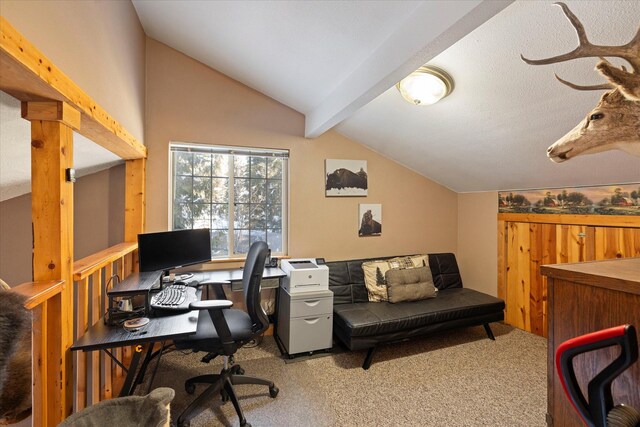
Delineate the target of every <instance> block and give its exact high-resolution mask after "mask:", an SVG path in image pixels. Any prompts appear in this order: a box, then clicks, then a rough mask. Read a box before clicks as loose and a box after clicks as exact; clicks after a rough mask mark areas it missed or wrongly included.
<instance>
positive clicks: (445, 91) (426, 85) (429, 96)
mask: <svg viewBox="0 0 640 427" xmlns="http://www.w3.org/2000/svg"><path fill="white" fill-rule="evenodd" d="M396 87H397V88H398V90H399V91H400V95H402V97H403V98H404V99H406V100H407V102H410V103H412V104H414V105H431V104H435V103H436V102H438V101H440V100H441V99H442V98H444V97H446V96H447V95H449V94H450V93H451V92H452V91H453V79H452V78H451V76H450V75H449V74H447V72H446V71H444V70H441V69H440V68H437V67H432V66H430V65H424V66H422V67H420V68H418V69H417V70H416V71H414V72H413V73H411V74H409V75H408V76H407V77H405V78H404V79H402V80H400V81H399V82H398V83H397V84H396Z"/></svg>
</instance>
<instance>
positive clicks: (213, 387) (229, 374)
mask: <svg viewBox="0 0 640 427" xmlns="http://www.w3.org/2000/svg"><path fill="white" fill-rule="evenodd" d="M240 372H244V370H243V369H242V368H241V367H240V365H233V366H231V367H230V368H223V369H222V370H221V371H220V373H219V374H211V375H199V376H197V377H193V378H189V379H188V380H187V381H185V384H184V387H185V390H186V391H187V393H189V394H193V393H194V392H195V388H196V384H210V385H209V387H207V389H205V391H203V392H202V393H201V394H200V395H199V396H198V397H196V398H195V399H194V400H193V402H191V404H189V406H187V408H186V409H185V410H184V411H183V412H182V414H180V417H178V421H177V425H178V427H188V426H189V425H190V423H191V419H192V418H194V417H195V416H196V415H198V413H199V412H200V411H201V408H202V407H203V403H205V401H206V400H207V399H209V398H211V397H212V396H214V395H216V394H218V393H220V394H221V396H222V401H223V403H224V402H226V401H227V400H231V403H232V404H233V407H234V408H235V410H236V413H237V414H238V418H239V421H240V427H251V424H249V423H248V422H247V419H246V418H245V416H244V413H243V412H242V408H241V407H240V403H239V401H238V396H237V395H236V392H235V389H234V387H233V386H234V385H241V384H257V385H266V386H268V387H269V396H271V398H274V399H275V398H276V396H278V392H279V391H280V390H279V389H278V387H276V385H275V384H274V383H273V382H272V381H269V380H265V379H262V378H256V377H250V376H247V375H241V374H240Z"/></svg>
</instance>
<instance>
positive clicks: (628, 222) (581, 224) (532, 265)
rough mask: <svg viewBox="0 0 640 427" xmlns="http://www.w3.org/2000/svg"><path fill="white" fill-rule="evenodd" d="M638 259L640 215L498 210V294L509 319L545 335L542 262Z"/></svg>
mask: <svg viewBox="0 0 640 427" xmlns="http://www.w3.org/2000/svg"><path fill="white" fill-rule="evenodd" d="M627 257H640V217H638V216H635V217H620V216H605V215H581V216H579V215H529V214H498V296H499V297H500V298H502V299H504V300H505V303H506V309H505V322H506V323H508V324H510V325H512V326H515V327H517V328H520V329H524V330H525V331H529V332H532V333H534V334H537V335H541V336H545V337H546V336H547V333H548V331H547V279H546V278H545V277H544V276H542V275H541V274H540V266H541V265H543V264H556V263H557V264H560V263H572V262H582V261H594V260H604V259H615V258H627Z"/></svg>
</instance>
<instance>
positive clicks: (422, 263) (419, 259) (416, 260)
mask: <svg viewBox="0 0 640 427" xmlns="http://www.w3.org/2000/svg"><path fill="white" fill-rule="evenodd" d="M409 258H410V259H411V262H412V263H413V266H414V267H429V255H412V256H410V257H409Z"/></svg>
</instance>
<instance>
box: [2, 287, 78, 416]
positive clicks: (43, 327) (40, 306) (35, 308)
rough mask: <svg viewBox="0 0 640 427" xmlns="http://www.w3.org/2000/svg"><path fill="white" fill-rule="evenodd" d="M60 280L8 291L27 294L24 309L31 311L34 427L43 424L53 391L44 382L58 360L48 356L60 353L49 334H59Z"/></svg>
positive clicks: (52, 398) (54, 370)
mask: <svg viewBox="0 0 640 427" xmlns="http://www.w3.org/2000/svg"><path fill="white" fill-rule="evenodd" d="M64 286H65V283H64V281H63V280H54V281H48V282H27V283H23V284H21V285H18V286H15V287H13V288H12V289H11V292H15V293H17V294H21V295H24V296H25V297H27V299H26V301H25V304H24V306H25V308H27V309H29V310H31V311H32V314H33V318H32V332H31V334H32V343H33V344H32V361H33V362H32V381H33V383H32V384H33V386H32V396H33V405H32V408H33V409H32V420H33V425H34V426H40V425H45V424H46V422H45V421H44V420H46V419H47V418H48V416H47V411H48V410H49V408H50V407H51V405H52V402H51V401H52V400H54V397H55V396H56V393H60V391H59V390H56V389H55V384H53V383H48V382H47V378H48V377H47V373H48V372H49V371H51V372H57V370H58V366H56V363H59V362H58V361H56V360H52V358H51V357H49V355H51V354H60V353H62V352H63V350H62V349H61V348H60V345H61V343H60V340H52V339H50V337H51V336H52V335H53V334H55V333H56V332H57V333H58V334H59V333H60V329H61V326H60V316H59V313H60V310H61V304H62V301H61V298H60V293H61V292H62V290H63V289H64Z"/></svg>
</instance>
